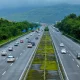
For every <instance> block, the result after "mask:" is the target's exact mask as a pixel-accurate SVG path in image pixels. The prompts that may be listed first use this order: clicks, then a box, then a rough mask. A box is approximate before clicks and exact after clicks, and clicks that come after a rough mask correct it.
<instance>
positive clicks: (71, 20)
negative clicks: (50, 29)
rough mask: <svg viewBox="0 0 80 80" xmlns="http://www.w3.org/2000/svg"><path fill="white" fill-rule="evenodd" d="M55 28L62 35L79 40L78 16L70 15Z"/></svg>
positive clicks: (79, 20)
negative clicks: (61, 32)
mask: <svg viewBox="0 0 80 80" xmlns="http://www.w3.org/2000/svg"><path fill="white" fill-rule="evenodd" d="M55 26H56V27H57V28H59V29H60V30H61V31H63V32H64V33H67V34H69V35H71V36H73V37H75V38H77V39H80V16H76V14H70V15H68V16H66V17H65V18H64V19H63V20H62V21H61V22H57V24H55Z"/></svg>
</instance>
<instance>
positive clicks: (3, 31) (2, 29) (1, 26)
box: [0, 18, 38, 40]
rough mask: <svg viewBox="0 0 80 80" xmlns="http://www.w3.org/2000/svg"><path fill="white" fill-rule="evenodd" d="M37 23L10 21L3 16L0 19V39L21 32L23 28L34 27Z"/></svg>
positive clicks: (26, 29)
mask: <svg viewBox="0 0 80 80" xmlns="http://www.w3.org/2000/svg"><path fill="white" fill-rule="evenodd" d="M37 26H38V25H37V24H35V23H29V22H27V21H23V22H11V21H8V20H5V19H3V18H1V19H0V40H5V39H8V38H10V37H13V36H17V35H20V34H23V32H22V31H23V30H24V29H25V31H28V29H29V28H30V29H33V28H34V27H35V28H36V27H37Z"/></svg>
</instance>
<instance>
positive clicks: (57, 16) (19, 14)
mask: <svg viewBox="0 0 80 80" xmlns="http://www.w3.org/2000/svg"><path fill="white" fill-rule="evenodd" d="M0 12H1V11H0ZM3 12H4V13H5V15H4V14H3ZM3 12H2V13H1V14H0V17H3V18H6V19H9V20H13V21H23V20H28V21H30V22H44V23H55V22H56V21H60V20H62V19H63V18H64V17H65V16H67V15H69V14H70V13H75V14H77V15H80V5H71V4H57V5H53V6H45V7H38V8H36V7H35V8H19V9H12V10H5V11H3ZM8 13H9V14H8Z"/></svg>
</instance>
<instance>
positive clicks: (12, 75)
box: [0, 41, 39, 80]
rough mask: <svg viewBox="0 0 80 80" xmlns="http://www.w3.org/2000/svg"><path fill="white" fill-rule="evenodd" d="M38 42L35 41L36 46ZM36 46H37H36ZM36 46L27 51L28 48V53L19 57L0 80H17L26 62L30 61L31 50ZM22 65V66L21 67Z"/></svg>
mask: <svg viewBox="0 0 80 80" xmlns="http://www.w3.org/2000/svg"><path fill="white" fill-rule="evenodd" d="M38 42H39V41H37V44H38ZM36 46H37V45H36ZM36 46H34V47H33V48H31V49H29V48H28V52H26V51H25V52H24V55H22V56H21V57H19V58H18V60H17V62H15V63H14V64H13V65H12V67H10V69H9V70H8V71H6V73H7V74H6V73H5V74H4V76H2V78H1V79H0V80H10V79H11V80H19V78H20V75H21V74H22V71H23V69H24V67H25V65H26V64H27V62H28V61H29V59H30V56H31V55H32V52H33V50H35V48H36ZM21 64H22V65H21Z"/></svg>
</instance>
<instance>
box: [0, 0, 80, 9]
mask: <svg viewBox="0 0 80 80" xmlns="http://www.w3.org/2000/svg"><path fill="white" fill-rule="evenodd" d="M59 3H68V4H80V0H0V8H16V7H26V6H48V5H53V4H59Z"/></svg>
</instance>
